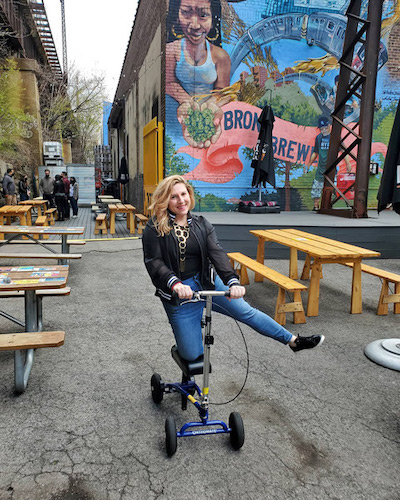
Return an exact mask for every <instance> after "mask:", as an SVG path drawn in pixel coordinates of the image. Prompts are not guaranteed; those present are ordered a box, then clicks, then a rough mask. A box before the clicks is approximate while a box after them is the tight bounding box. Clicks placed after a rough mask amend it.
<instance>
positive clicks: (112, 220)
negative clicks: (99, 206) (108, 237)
mask: <svg viewBox="0 0 400 500" xmlns="http://www.w3.org/2000/svg"><path fill="white" fill-rule="evenodd" d="M110 234H115V212H111V210H110Z"/></svg>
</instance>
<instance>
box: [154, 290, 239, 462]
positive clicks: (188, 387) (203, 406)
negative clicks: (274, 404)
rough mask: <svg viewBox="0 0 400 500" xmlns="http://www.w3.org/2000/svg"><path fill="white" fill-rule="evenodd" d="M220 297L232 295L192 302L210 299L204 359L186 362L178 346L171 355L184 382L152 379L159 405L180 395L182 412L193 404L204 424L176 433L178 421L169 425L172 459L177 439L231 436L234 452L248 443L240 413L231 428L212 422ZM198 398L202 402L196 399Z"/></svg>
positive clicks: (234, 415) (189, 424) (198, 297)
mask: <svg viewBox="0 0 400 500" xmlns="http://www.w3.org/2000/svg"><path fill="white" fill-rule="evenodd" d="M217 295H220V296H221V295H223V296H229V291H226V292H225V291H199V292H194V294H193V298H192V299H191V300H202V297H205V298H206V308H205V315H204V319H203V321H202V326H203V328H204V355H201V356H200V357H199V358H197V359H196V360H194V361H186V360H185V359H183V358H182V357H181V356H180V355H179V353H178V349H177V347H176V346H173V347H172V349H171V354H172V357H173V359H174V360H175V362H176V363H177V364H178V366H179V368H180V369H181V370H182V382H180V383H179V382H177V383H164V382H163V381H162V380H161V377H160V375H159V374H158V373H154V374H153V376H152V377H151V395H152V398H153V401H154V402H155V403H156V404H160V403H161V401H162V399H163V396H164V393H172V392H178V393H180V394H181V401H182V410H186V407H187V401H190V402H191V403H192V404H194V406H195V407H196V408H197V409H198V411H199V417H200V421H197V422H187V423H186V424H184V425H183V426H182V427H181V429H180V430H179V431H177V429H176V423H175V419H174V417H168V418H167V419H166V421H165V437H166V449H167V454H168V456H170V457H171V456H172V455H174V453H175V452H176V448H177V438H178V437H187V436H200V435H205V434H229V437H230V442H231V445H232V447H233V449H234V450H239V449H240V448H241V447H242V446H243V443H244V427H243V420H242V417H241V416H240V414H239V413H237V412H232V413H231V414H230V415H229V425H227V424H226V423H225V422H223V421H222V420H209V416H208V406H209V399H208V398H209V386H208V384H209V375H210V373H211V364H210V348H211V345H212V344H213V343H214V337H213V336H212V335H211V310H212V297H213V296H217ZM201 373H203V388H202V390H201V389H200V387H199V386H198V385H197V384H196V382H195V380H194V375H199V374H201ZM196 393H197V395H198V399H196V398H195V395H196Z"/></svg>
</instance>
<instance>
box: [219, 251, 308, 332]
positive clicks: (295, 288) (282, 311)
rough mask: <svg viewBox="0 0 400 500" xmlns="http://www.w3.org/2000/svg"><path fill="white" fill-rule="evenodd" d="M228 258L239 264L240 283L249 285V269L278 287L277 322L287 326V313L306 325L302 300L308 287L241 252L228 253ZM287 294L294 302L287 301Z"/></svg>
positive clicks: (297, 321) (294, 319)
mask: <svg viewBox="0 0 400 500" xmlns="http://www.w3.org/2000/svg"><path fill="white" fill-rule="evenodd" d="M228 257H229V258H230V260H231V263H232V265H233V266H234V264H235V263H237V264H239V275H240V283H241V284H242V285H248V284H249V277H248V274H247V269H251V270H252V271H254V272H255V273H257V274H258V275H259V276H262V277H263V278H264V279H267V280H268V281H271V282H272V283H275V284H276V285H278V287H279V290H278V297H277V300H276V306H275V317H274V319H275V321H276V322H277V323H279V324H280V325H285V324H286V313H289V312H292V313H293V323H295V324H299V323H305V322H306V316H305V314H304V308H303V301H302V298H301V292H302V291H305V290H307V287H306V286H305V285H303V284H302V283H298V282H297V281H294V280H292V279H291V278H288V277H287V276H285V275H283V274H281V273H278V272H277V271H275V270H274V269H270V268H269V267H267V266H264V265H263V264H260V263H259V262H257V261H256V260H254V259H251V258H250V257H247V256H246V255H243V254H242V253H239V252H233V253H228ZM285 292H290V293H293V302H287V303H286V301H285V295H286V294H285Z"/></svg>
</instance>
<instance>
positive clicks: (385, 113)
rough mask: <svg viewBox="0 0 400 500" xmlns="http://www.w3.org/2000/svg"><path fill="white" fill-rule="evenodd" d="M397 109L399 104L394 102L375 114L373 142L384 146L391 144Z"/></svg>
mask: <svg viewBox="0 0 400 500" xmlns="http://www.w3.org/2000/svg"><path fill="white" fill-rule="evenodd" d="M396 109H397V102H392V103H391V104H390V106H388V107H387V108H384V109H382V108H381V109H379V110H378V111H376V112H375V114H374V132H373V140H374V141H375V142H383V143H384V144H389V139H390V134H391V132H392V127H393V122H394V117H395V114H396Z"/></svg>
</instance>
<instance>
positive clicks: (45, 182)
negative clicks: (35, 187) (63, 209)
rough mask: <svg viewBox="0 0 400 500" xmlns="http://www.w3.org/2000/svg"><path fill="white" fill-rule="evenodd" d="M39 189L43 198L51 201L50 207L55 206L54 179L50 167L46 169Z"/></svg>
mask: <svg viewBox="0 0 400 500" xmlns="http://www.w3.org/2000/svg"><path fill="white" fill-rule="evenodd" d="M39 191H40V194H41V195H42V196H43V199H44V200H47V201H48V202H49V203H48V204H49V207H50V208H54V197H53V191H54V179H53V177H50V170H49V169H48V168H46V170H45V171H44V177H43V179H41V180H40V183H39Z"/></svg>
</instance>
